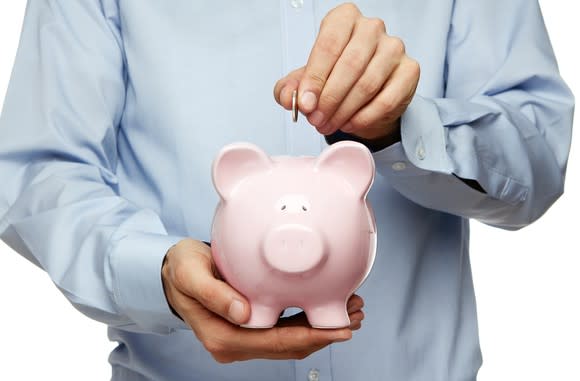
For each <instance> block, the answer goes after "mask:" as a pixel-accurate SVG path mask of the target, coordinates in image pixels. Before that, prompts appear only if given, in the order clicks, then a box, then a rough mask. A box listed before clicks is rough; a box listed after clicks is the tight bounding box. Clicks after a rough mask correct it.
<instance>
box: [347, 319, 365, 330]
mask: <svg viewBox="0 0 580 381" xmlns="http://www.w3.org/2000/svg"><path fill="white" fill-rule="evenodd" d="M361 327H362V323H361V322H360V321H359V320H355V321H353V322H352V323H350V326H349V328H350V329H351V330H352V331H357V330H359V329H360V328H361Z"/></svg>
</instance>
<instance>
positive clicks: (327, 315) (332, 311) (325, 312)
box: [305, 300, 350, 329]
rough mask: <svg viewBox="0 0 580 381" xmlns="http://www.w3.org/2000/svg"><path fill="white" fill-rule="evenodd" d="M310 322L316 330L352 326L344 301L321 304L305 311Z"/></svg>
mask: <svg viewBox="0 0 580 381" xmlns="http://www.w3.org/2000/svg"><path fill="white" fill-rule="evenodd" d="M305 312H306V316H307V317H308V322H309V323H310V325H311V326H312V327H314V328H329V329H330V328H343V327H348V326H349V325H350V319H349V317H348V313H347V311H346V302H345V301H344V300H340V301H334V302H330V303H324V304H319V305H317V306H315V307H313V308H310V309H305Z"/></svg>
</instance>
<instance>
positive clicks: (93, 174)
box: [0, 0, 187, 334]
mask: <svg viewBox="0 0 580 381" xmlns="http://www.w3.org/2000/svg"><path fill="white" fill-rule="evenodd" d="M125 76H126V74H125V70H124V54H123V48H122V38H121V34H120V29H119V15H118V8H117V4H116V2H115V0H86V1H65V0H60V1H58V0H54V1H44V0H30V1H29V2H28V5H27V9H26V15H25V20H24V25H23V30H22V35H21V40H20V45H19V49H18V52H17V56H16V62H15V66H14V70H13V73H12V77H11V80H10V84H9V88H8V92H7V95H6V99H5V103H4V108H3V112H2V115H1V118H0V182H1V184H2V186H1V187H0V237H1V238H2V240H4V241H5V242H6V243H7V244H8V245H9V246H11V247H12V248H13V249H15V250H16V251H17V252H19V253H20V254H21V255H22V256H24V257H25V258H27V259H28V260H30V261H31V262H33V263H34V264H36V265H37V266H39V267H41V268H42V269H44V270H45V271H46V272H47V273H48V274H49V276H50V277H51V279H52V281H53V282H54V283H55V284H56V286H57V287H58V288H59V289H60V290H61V291H62V293H63V294H64V295H65V296H66V297H67V298H68V300H69V301H70V302H71V303H72V304H73V305H74V306H75V307H76V308H77V309H78V310H80V311H81V312H83V313H84V314H86V315H88V316H89V317H91V318H93V319H96V320H99V321H101V322H104V323H107V324H109V325H110V326H114V327H119V328H123V329H127V330H133V331H139V332H150V333H159V334H165V333H169V332H171V331H172V330H174V329H185V328H187V327H186V326H185V324H184V323H183V322H182V321H181V320H179V319H178V318H177V317H176V316H175V315H173V314H172V313H171V311H170V309H169V306H168V304H167V301H166V299H165V295H164V291H163V285H162V281H161V265H162V261H163V258H164V256H165V253H166V252H167V250H168V249H169V248H170V247H171V246H172V245H173V244H174V243H176V242H177V241H179V240H180V239H181V238H182V237H177V236H170V235H168V234H167V231H166V230H165V228H164V225H163V223H162V221H161V219H160V217H159V216H158V214H157V213H156V212H154V211H153V210H150V209H145V208H143V207H139V206H137V205H135V204H133V203H131V202H130V201H129V200H127V199H124V198H122V197H120V196H119V194H118V187H117V185H118V182H117V178H116V175H115V167H116V164H117V160H118V157H117V148H116V136H117V133H118V129H119V123H120V119H121V116H122V113H123V107H124V101H125Z"/></svg>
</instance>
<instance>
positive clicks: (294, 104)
mask: <svg viewBox="0 0 580 381" xmlns="http://www.w3.org/2000/svg"><path fill="white" fill-rule="evenodd" d="M292 121H293V122H294V123H296V122H297V121H298V90H294V91H293V92H292Z"/></svg>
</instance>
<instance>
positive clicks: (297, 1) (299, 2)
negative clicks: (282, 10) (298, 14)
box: [290, 0, 304, 9]
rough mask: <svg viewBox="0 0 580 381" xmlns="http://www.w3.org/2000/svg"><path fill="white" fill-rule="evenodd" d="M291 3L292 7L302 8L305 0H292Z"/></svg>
mask: <svg viewBox="0 0 580 381" xmlns="http://www.w3.org/2000/svg"><path fill="white" fill-rule="evenodd" d="M290 5H291V6H292V8H296V9H298V8H302V6H303V5H304V0H290Z"/></svg>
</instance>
